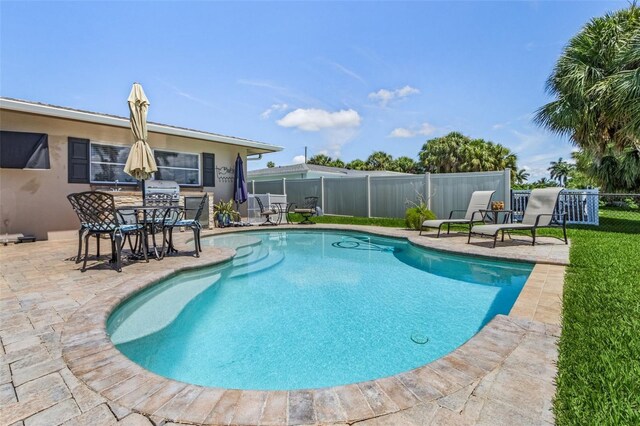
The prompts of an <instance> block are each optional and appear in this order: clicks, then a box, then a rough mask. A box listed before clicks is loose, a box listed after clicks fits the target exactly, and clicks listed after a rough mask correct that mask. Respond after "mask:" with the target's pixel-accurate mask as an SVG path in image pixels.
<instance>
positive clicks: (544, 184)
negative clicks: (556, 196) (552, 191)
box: [532, 178, 558, 188]
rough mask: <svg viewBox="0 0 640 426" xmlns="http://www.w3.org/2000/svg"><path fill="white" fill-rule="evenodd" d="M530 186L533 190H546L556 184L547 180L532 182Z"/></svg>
mask: <svg viewBox="0 0 640 426" xmlns="http://www.w3.org/2000/svg"><path fill="white" fill-rule="evenodd" d="M532 185H533V187H534V188H547V187H550V186H558V184H557V183H555V182H554V181H552V180H549V179H547V178H541V179H538V180H537V181H535V182H533V184H532Z"/></svg>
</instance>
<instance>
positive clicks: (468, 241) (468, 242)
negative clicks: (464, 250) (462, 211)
mask: <svg viewBox="0 0 640 426" xmlns="http://www.w3.org/2000/svg"><path fill="white" fill-rule="evenodd" d="M470 243H471V227H469V238H467V244H470Z"/></svg>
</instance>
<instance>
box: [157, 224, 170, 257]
mask: <svg viewBox="0 0 640 426" xmlns="http://www.w3.org/2000/svg"><path fill="white" fill-rule="evenodd" d="M168 238H169V235H167V228H166V227H163V228H162V251H161V252H160V259H164V256H165V254H167V239H168ZM169 248H171V244H170V243H169Z"/></svg>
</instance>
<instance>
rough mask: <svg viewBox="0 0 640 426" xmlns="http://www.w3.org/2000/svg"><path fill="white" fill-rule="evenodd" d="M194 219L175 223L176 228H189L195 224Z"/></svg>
mask: <svg viewBox="0 0 640 426" xmlns="http://www.w3.org/2000/svg"><path fill="white" fill-rule="evenodd" d="M195 223H196V221H195V219H182V220H179V221H177V222H176V223H175V225H176V226H191V225H193V224H195Z"/></svg>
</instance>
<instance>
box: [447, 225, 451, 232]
mask: <svg viewBox="0 0 640 426" xmlns="http://www.w3.org/2000/svg"><path fill="white" fill-rule="evenodd" d="M449 232H451V224H450V223H447V235H449Z"/></svg>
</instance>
